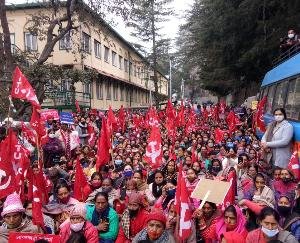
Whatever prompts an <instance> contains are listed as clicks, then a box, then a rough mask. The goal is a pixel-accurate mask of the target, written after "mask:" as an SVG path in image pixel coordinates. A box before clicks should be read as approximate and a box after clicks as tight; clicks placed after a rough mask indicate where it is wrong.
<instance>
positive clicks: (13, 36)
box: [10, 33, 16, 53]
mask: <svg viewBox="0 0 300 243" xmlns="http://www.w3.org/2000/svg"><path fill="white" fill-rule="evenodd" d="M10 44H11V53H15V44H16V43H15V33H10Z"/></svg>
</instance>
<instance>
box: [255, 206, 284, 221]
mask: <svg viewBox="0 0 300 243" xmlns="http://www.w3.org/2000/svg"><path fill="white" fill-rule="evenodd" d="M267 216H273V217H274V218H275V220H276V221H277V222H279V220H280V216H279V213H278V212H277V211H276V210H275V209H273V208H271V207H264V208H263V209H262V210H261V212H260V214H259V216H258V219H259V221H260V222H261V221H262V220H264V219H265V218H266V217H267Z"/></svg>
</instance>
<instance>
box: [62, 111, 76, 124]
mask: <svg viewBox="0 0 300 243" xmlns="http://www.w3.org/2000/svg"><path fill="white" fill-rule="evenodd" d="M60 122H61V123H65V124H71V125H72V124H74V119H73V114H72V113H71V112H61V113H60Z"/></svg>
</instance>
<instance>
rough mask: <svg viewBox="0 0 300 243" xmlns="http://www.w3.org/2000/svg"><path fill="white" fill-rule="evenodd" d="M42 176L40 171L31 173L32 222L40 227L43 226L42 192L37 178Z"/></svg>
mask: <svg viewBox="0 0 300 243" xmlns="http://www.w3.org/2000/svg"><path fill="white" fill-rule="evenodd" d="M40 177H42V178H43V174H42V172H41V171H40V172H39V173H37V174H34V173H33V174H32V222H33V224H35V225H38V226H40V227H41V228H44V227H45V224H44V218H43V213H42V206H43V204H42V202H43V199H42V192H41V187H40V185H39V180H40V179H39V178H40Z"/></svg>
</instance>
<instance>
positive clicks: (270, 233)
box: [261, 226, 279, 238]
mask: <svg viewBox="0 0 300 243" xmlns="http://www.w3.org/2000/svg"><path fill="white" fill-rule="evenodd" d="M261 231H262V232H263V233H264V234H265V235H266V236H267V237H269V238H272V237H274V236H275V235H277V234H278V232H279V230H278V229H273V230H269V229H267V228H265V227H264V226H261Z"/></svg>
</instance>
